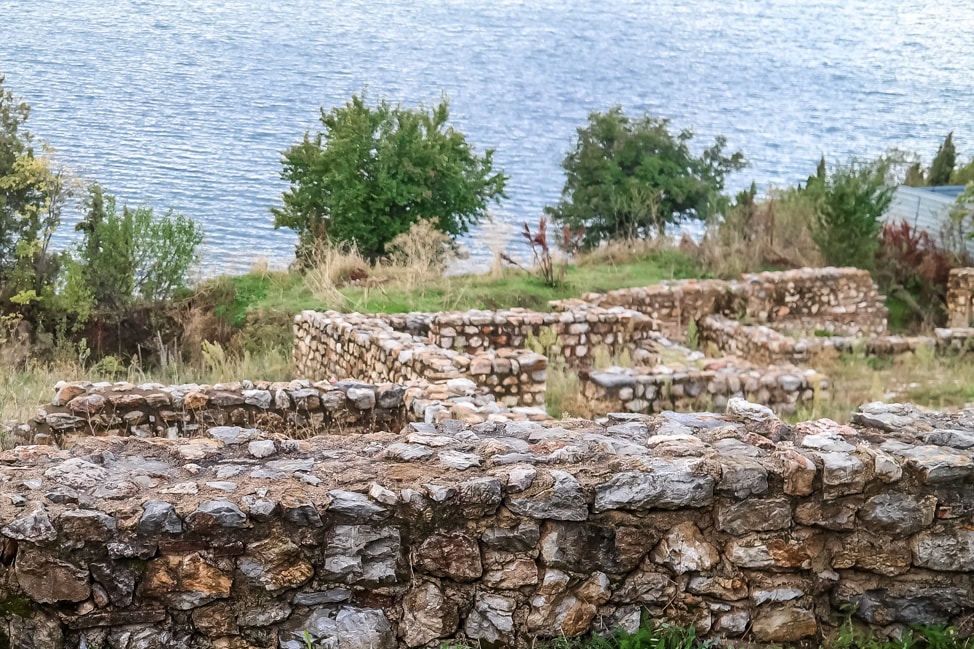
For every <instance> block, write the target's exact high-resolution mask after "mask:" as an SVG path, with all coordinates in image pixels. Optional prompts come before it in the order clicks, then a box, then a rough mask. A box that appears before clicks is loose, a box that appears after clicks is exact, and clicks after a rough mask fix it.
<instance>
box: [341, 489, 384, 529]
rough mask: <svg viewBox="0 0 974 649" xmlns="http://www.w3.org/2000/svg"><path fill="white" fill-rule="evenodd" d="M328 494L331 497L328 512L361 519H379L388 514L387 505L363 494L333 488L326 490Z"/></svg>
mask: <svg viewBox="0 0 974 649" xmlns="http://www.w3.org/2000/svg"><path fill="white" fill-rule="evenodd" d="M328 495H329V496H330V497H331V499H332V500H331V504H330V505H328V511H329V512H332V513H335V514H341V515H343V516H349V517H351V518H355V519H358V520H362V521H381V520H384V519H385V518H388V516H389V509H388V508H387V507H384V506H383V505H380V504H378V503H376V502H373V501H371V500H369V497H368V496H366V495H365V494H360V493H355V492H354V491H345V490H343V489H333V490H331V491H329V492H328Z"/></svg>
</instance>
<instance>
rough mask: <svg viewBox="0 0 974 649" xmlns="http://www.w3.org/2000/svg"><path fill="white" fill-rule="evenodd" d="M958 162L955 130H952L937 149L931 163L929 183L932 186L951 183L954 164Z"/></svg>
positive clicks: (928, 175)
mask: <svg viewBox="0 0 974 649" xmlns="http://www.w3.org/2000/svg"><path fill="white" fill-rule="evenodd" d="M956 163H957V150H956V149H955V148H954V132H953V131H951V132H950V133H948V134H947V137H946V138H944V142H943V144H941V145H940V148H939V149H937V155H936V156H934V159H933V162H932V163H931V164H930V173H928V174H927V184H928V185H930V186H931V187H936V186H937V185H947V184H949V183H950V176H951V174H953V173H954V165H955V164H956Z"/></svg>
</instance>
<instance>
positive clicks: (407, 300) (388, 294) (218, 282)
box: [201, 246, 700, 326]
mask: <svg viewBox="0 0 974 649" xmlns="http://www.w3.org/2000/svg"><path fill="white" fill-rule="evenodd" d="M699 276H700V271H699V269H698V268H697V267H696V265H695V264H694V262H693V261H692V260H691V259H690V258H689V257H687V256H686V255H684V254H682V253H680V252H679V251H676V250H673V249H661V248H659V247H652V248H651V247H648V246H646V247H644V248H643V250H641V251H636V252H635V253H634V254H631V255H629V256H625V255H623V254H622V253H621V252H618V251H616V252H615V253H609V252H606V251H599V252H596V253H593V254H592V255H588V256H583V257H581V258H580V259H579V260H578V261H577V262H575V263H572V264H570V265H568V266H567V268H566V269H565V274H564V278H563V280H562V281H561V282H560V283H558V285H557V286H547V285H545V283H544V282H543V281H542V280H541V278H540V277H538V276H537V275H536V274H534V273H531V272H528V271H525V270H521V269H517V268H507V269H504V270H503V271H501V272H499V273H492V274H487V275H457V276H428V277H427V279H425V281H417V280H415V277H416V273H414V272H412V271H411V270H410V269H409V267H408V266H401V267H394V268H393V269H391V272H390V270H389V269H382V268H379V269H373V276H372V277H370V278H367V279H365V280H362V281H358V282H356V283H346V284H345V285H339V284H340V282H335V281H333V283H332V286H333V287H334V291H332V290H330V288H329V285H328V282H327V281H326V280H327V273H323V274H316V281H314V282H308V281H306V279H305V277H302V276H301V275H300V274H297V273H292V272H288V271H277V272H266V271H258V272H251V273H248V274H245V275H239V276H236V277H221V278H218V279H215V280H211V281H210V282H209V283H207V284H204V286H203V287H202V289H201V290H206V291H210V292H212V293H214V294H216V295H218V296H219V299H220V300H221V301H219V302H218V303H217V304H216V306H215V309H216V312H217V315H219V316H221V317H224V318H226V319H227V320H228V321H229V322H230V323H231V324H233V325H234V326H241V325H242V324H243V322H244V320H245V319H246V317H247V315H248V313H252V312H260V311H273V312H285V313H288V314H292V315H293V314H295V313H298V312H300V311H301V310H303V309H321V308H323V306H324V307H326V308H337V309H338V310H341V311H346V312H353V311H357V312H360V313H403V312H409V311H449V310H457V311H465V310H469V309H503V308H510V307H524V308H530V309H535V310H540V311H547V310H548V301H549V300H561V299H567V298H572V297H578V296H580V295H581V294H582V293H586V292H604V291H609V290H612V289H616V288H626V287H632V286H648V285H650V284H656V283H658V282H660V281H662V280H665V279H682V278H688V277H699ZM309 284H311V285H309ZM336 294H337V296H340V297H337V298H336Z"/></svg>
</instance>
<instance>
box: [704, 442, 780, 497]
mask: <svg viewBox="0 0 974 649" xmlns="http://www.w3.org/2000/svg"><path fill="white" fill-rule="evenodd" d="M721 441H723V440H721ZM720 468H721V471H720V480H719V481H718V482H717V486H716V490H717V493H719V494H724V495H729V496H733V497H735V498H738V499H742V498H747V497H748V496H752V495H760V494H763V493H765V492H767V490H768V470H767V469H766V468H764V466H763V465H762V464H761V463H760V462H758V461H757V460H754V459H751V458H749V457H739V456H731V457H727V456H721V458H720Z"/></svg>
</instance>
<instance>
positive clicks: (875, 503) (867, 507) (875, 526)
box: [859, 493, 937, 536]
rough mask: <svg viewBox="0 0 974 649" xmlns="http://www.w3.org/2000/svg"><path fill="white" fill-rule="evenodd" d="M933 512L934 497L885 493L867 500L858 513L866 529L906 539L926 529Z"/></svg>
mask: <svg viewBox="0 0 974 649" xmlns="http://www.w3.org/2000/svg"><path fill="white" fill-rule="evenodd" d="M936 510H937V497H936V496H923V497H917V496H913V495H911V494H904V493H900V494H893V493H887V494H878V495H876V496H873V497H872V498H870V499H869V500H867V501H866V503H865V504H864V505H863V507H862V509H860V510H859V517H860V518H861V519H862V520H863V522H865V523H866V524H867V525H868V526H869V529H872V530H880V531H883V532H889V533H890V534H894V535H896V536H908V535H910V534H913V533H915V532H919V531H920V530H922V529H923V528H925V527H929V526H930V524H931V523H933V517H934V514H935V513H936Z"/></svg>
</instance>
